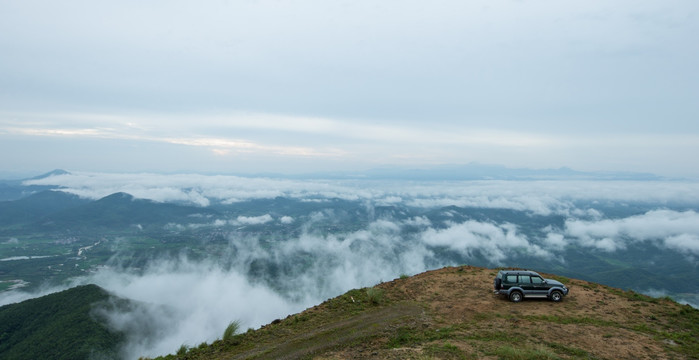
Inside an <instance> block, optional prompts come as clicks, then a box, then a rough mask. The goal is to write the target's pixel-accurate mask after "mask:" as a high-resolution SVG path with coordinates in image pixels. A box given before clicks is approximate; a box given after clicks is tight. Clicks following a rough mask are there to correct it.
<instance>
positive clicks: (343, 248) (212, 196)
mask: <svg viewBox="0 0 699 360" xmlns="http://www.w3.org/2000/svg"><path fill="white" fill-rule="evenodd" d="M29 184H33V185H51V186H56V187H60V189H61V190H62V191H66V192H69V193H73V194H77V195H79V196H81V197H86V198H90V199H99V198H101V197H104V196H107V195H110V194H112V193H115V192H126V193H129V194H131V195H133V196H135V197H136V198H143V199H151V200H154V201H158V202H178V203H187V204H194V205H197V206H202V207H205V206H209V205H211V204H213V203H226V204H232V203H236V202H241V201H246V200H252V199H269V198H275V197H288V198H293V199H299V200H302V201H316V202H322V201H328V200H330V199H344V200H350V201H359V202H362V203H364V204H367V205H366V206H367V207H372V206H378V205H396V204H400V205H402V206H409V207H417V208H424V209H429V208H438V207H445V206H452V205H453V206H459V207H478V208H490V209H510V210H517V211H523V212H526V213H530V214H532V215H536V216H549V215H558V216H563V217H564V218H565V221H564V222H563V224H562V225H555V226H554V225H547V226H545V227H543V228H541V229H539V230H540V233H541V234H544V236H542V237H541V238H538V239H532V238H530V237H528V236H527V235H526V234H525V233H524V232H523V231H521V229H520V228H519V225H517V224H512V223H507V222H504V223H496V222H493V221H476V220H473V219H459V218H458V217H456V216H455V214H450V213H449V212H448V211H445V213H444V218H446V219H447V220H445V221H442V222H440V223H438V224H437V223H433V221H432V220H430V219H428V218H427V217H424V216H416V217H412V218H407V219H391V218H381V219H374V220H373V221H370V222H368V223H367V224H366V225H365V226H363V227H362V228H360V229H357V230H352V231H347V232H344V233H319V232H315V231H313V230H312V229H313V226H312V225H313V222H317V221H323V220H324V219H328V218H330V217H332V216H333V214H332V213H331V212H317V213H314V214H311V216H309V218H307V219H304V220H303V221H305V222H306V224H304V225H303V226H302V228H303V229H304V231H302V232H301V233H300V234H299V235H296V236H293V237H290V238H288V239H285V241H283V242H280V243H278V244H276V245H275V246H272V247H270V246H265V245H264V244H262V240H261V239H260V237H258V236H251V235H242V234H238V233H231V234H229V235H228V238H227V241H228V244H229V246H228V247H227V250H226V251H225V253H224V254H219V256H217V257H216V259H205V260H198V261H194V260H191V259H188V258H187V257H184V256H180V257H177V258H163V259H154V260H153V261H151V262H150V263H149V264H148V265H147V267H146V268H144V269H139V271H131V270H129V269H124V268H121V267H106V268H102V269H100V270H99V271H98V272H96V273H95V274H92V275H90V276H88V277H85V278H80V279H75V284H79V283H95V284H97V285H99V286H102V287H103V288H105V289H107V290H109V291H110V292H112V293H113V294H115V295H117V296H121V297H124V298H129V299H133V300H136V301H138V304H139V305H137V306H134V307H133V308H131V309H129V310H128V311H125V310H123V309H122V310H121V311H114V310H113V309H112V310H107V309H106V308H105V309H102V311H103V315H105V316H107V318H108V319H109V323H110V324H111V325H112V326H113V327H114V328H117V329H121V330H124V331H127V332H129V333H130V334H131V336H130V338H129V342H128V345H127V346H126V347H125V348H124V357H125V358H128V359H133V358H138V357H140V356H155V355H161V354H166V353H173V352H174V351H176V350H177V348H179V347H180V346H181V345H183V344H186V345H189V346H196V345H198V344H199V343H201V342H211V341H214V340H215V339H217V338H220V337H221V336H222V333H223V330H224V329H225V328H226V326H227V325H228V324H229V323H230V322H231V321H234V320H237V321H240V322H241V324H242V327H243V330H244V329H246V328H248V327H251V328H256V327H258V326H261V325H263V324H266V323H269V322H270V321H272V320H274V319H276V318H283V317H285V316H287V315H288V314H291V313H295V312H298V311H300V310H303V309H305V308H307V307H309V306H312V305H314V304H317V303H320V302H322V301H324V300H325V299H328V298H330V297H333V296H336V295H339V294H342V293H344V292H346V291H347V290H350V289H353V288H361V287H365V286H372V285H374V284H376V283H378V282H380V281H385V280H391V279H394V278H396V277H399V276H400V275H402V274H407V275H412V274H416V273H419V272H422V271H425V270H428V269H434V268H438V267H441V266H445V265H455V264H454V261H453V259H452V258H450V257H448V256H447V257H445V256H443V255H444V253H445V252H446V253H450V254H456V255H458V256H457V257H458V258H460V259H469V258H471V257H474V256H483V257H485V258H487V259H489V261H490V264H491V265H493V266H497V265H505V264H507V261H508V259H510V258H511V256H513V253H515V252H516V253H517V254H520V255H521V254H526V255H527V256H534V257H538V258H541V259H542V260H546V261H561V262H565V259H563V258H560V256H559V255H560V252H562V250H563V249H565V248H566V247H567V246H570V245H576V246H581V247H586V248H589V249H593V250H595V251H603V252H615V251H623V250H624V249H625V248H626V247H627V246H630V245H631V244H634V243H637V242H646V243H650V244H652V245H653V246H656V247H657V248H659V249H663V250H669V251H676V252H679V253H681V254H683V255H684V256H685V257H686V259H687V261H690V262H695V263H696V258H697V257H699V213H697V209H698V208H699V183H696V182H663V181H461V182H459V181H452V182H411V181H403V182H397V181H371V180H361V181H360V180H346V181H344V180H343V181H341V180H289V179H272V178H247V177H237V176H206V175H196V174H178V175H160V174H104V173H73V174H64V175H58V176H51V177H48V178H45V179H39V180H32V181H28V182H27V185H29ZM610 203H613V204H615V206H622V207H623V206H625V205H630V206H631V205H633V204H645V205H644V206H645V208H647V209H649V210H646V211H643V212H641V213H633V214H631V215H620V216H610V215H608V214H605V213H604V211H605V210H604V209H605V207H604V206H605V204H610ZM581 204H584V205H581ZM596 205H599V206H596ZM299 221H301V220H300V219H297V218H294V217H292V216H290V215H284V214H283V215H279V214H263V215H259V214H255V215H250V216H246V215H239V216H236V217H234V218H230V219H224V218H221V219H202V223H201V224H186V225H185V224H170V225H168V226H170V227H171V228H172V229H184V228H185V227H187V226H189V227H192V226H198V227H207V226H208V227H212V228H215V227H217V226H223V225H240V226H257V225H264V224H272V223H281V224H294V225H299V226H301V224H298V222H299ZM309 259H312V261H311V260H309ZM117 261H118V259H117ZM255 263H257V264H259V263H263V264H284V265H283V266H281V265H280V267H279V268H278V270H279V271H278V274H277V275H276V278H275V279H273V280H274V282H275V283H272V282H270V281H266V280H269V279H264V278H250V277H249V276H248V275H246V274H248V270H249V269H250V266H251V265H252V264H255ZM56 290H57V289H43V290H42V291H41V292H40V293H32V294H27V293H21V292H18V291H15V292H9V293H6V294H3V297H2V298H0V304H6V303H10V302H15V301H20V300H22V299H25V298H29V297H34V296H38V295H40V294H43V293H49V292H52V291H56ZM653 291H656V292H658V293H661V292H662V290H653ZM144 329H145V330H144Z"/></svg>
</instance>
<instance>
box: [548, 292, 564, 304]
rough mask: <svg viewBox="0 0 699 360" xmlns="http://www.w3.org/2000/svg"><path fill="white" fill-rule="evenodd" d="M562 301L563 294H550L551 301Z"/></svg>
mask: <svg viewBox="0 0 699 360" xmlns="http://www.w3.org/2000/svg"><path fill="white" fill-rule="evenodd" d="M562 299H563V294H561V292H560V291H554V292H552V293H551V301H553V302H559V301H561V300H562Z"/></svg>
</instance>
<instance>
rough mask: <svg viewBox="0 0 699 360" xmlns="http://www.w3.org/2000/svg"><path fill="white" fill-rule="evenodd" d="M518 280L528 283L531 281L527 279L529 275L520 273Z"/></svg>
mask: <svg viewBox="0 0 699 360" xmlns="http://www.w3.org/2000/svg"><path fill="white" fill-rule="evenodd" d="M519 282H520V283H521V284H529V283H530V282H531V281H530V280H529V275H520V276H519Z"/></svg>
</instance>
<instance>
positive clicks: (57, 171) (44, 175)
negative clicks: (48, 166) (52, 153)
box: [27, 169, 70, 180]
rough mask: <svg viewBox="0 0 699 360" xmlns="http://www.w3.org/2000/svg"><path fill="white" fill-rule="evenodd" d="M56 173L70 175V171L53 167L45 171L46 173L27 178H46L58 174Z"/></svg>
mask: <svg viewBox="0 0 699 360" xmlns="http://www.w3.org/2000/svg"><path fill="white" fill-rule="evenodd" d="M58 175H70V172H68V171H65V170H63V169H55V170H52V171H49V172H47V173H46V174H41V175H39V176H35V177H33V178H29V179H27V180H40V179H46V178H48V177H51V176H58Z"/></svg>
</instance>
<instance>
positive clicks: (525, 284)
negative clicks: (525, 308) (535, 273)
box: [519, 275, 535, 296]
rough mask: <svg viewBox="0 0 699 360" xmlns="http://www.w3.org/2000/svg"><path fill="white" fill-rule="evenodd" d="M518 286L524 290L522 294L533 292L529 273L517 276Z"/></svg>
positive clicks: (531, 293) (532, 293)
mask: <svg viewBox="0 0 699 360" xmlns="http://www.w3.org/2000/svg"><path fill="white" fill-rule="evenodd" d="M519 286H520V287H521V288H522V290H524V296H527V295H534V294H535V291H534V286H533V284H532V282H531V278H530V276H529V275H520V276H519Z"/></svg>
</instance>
